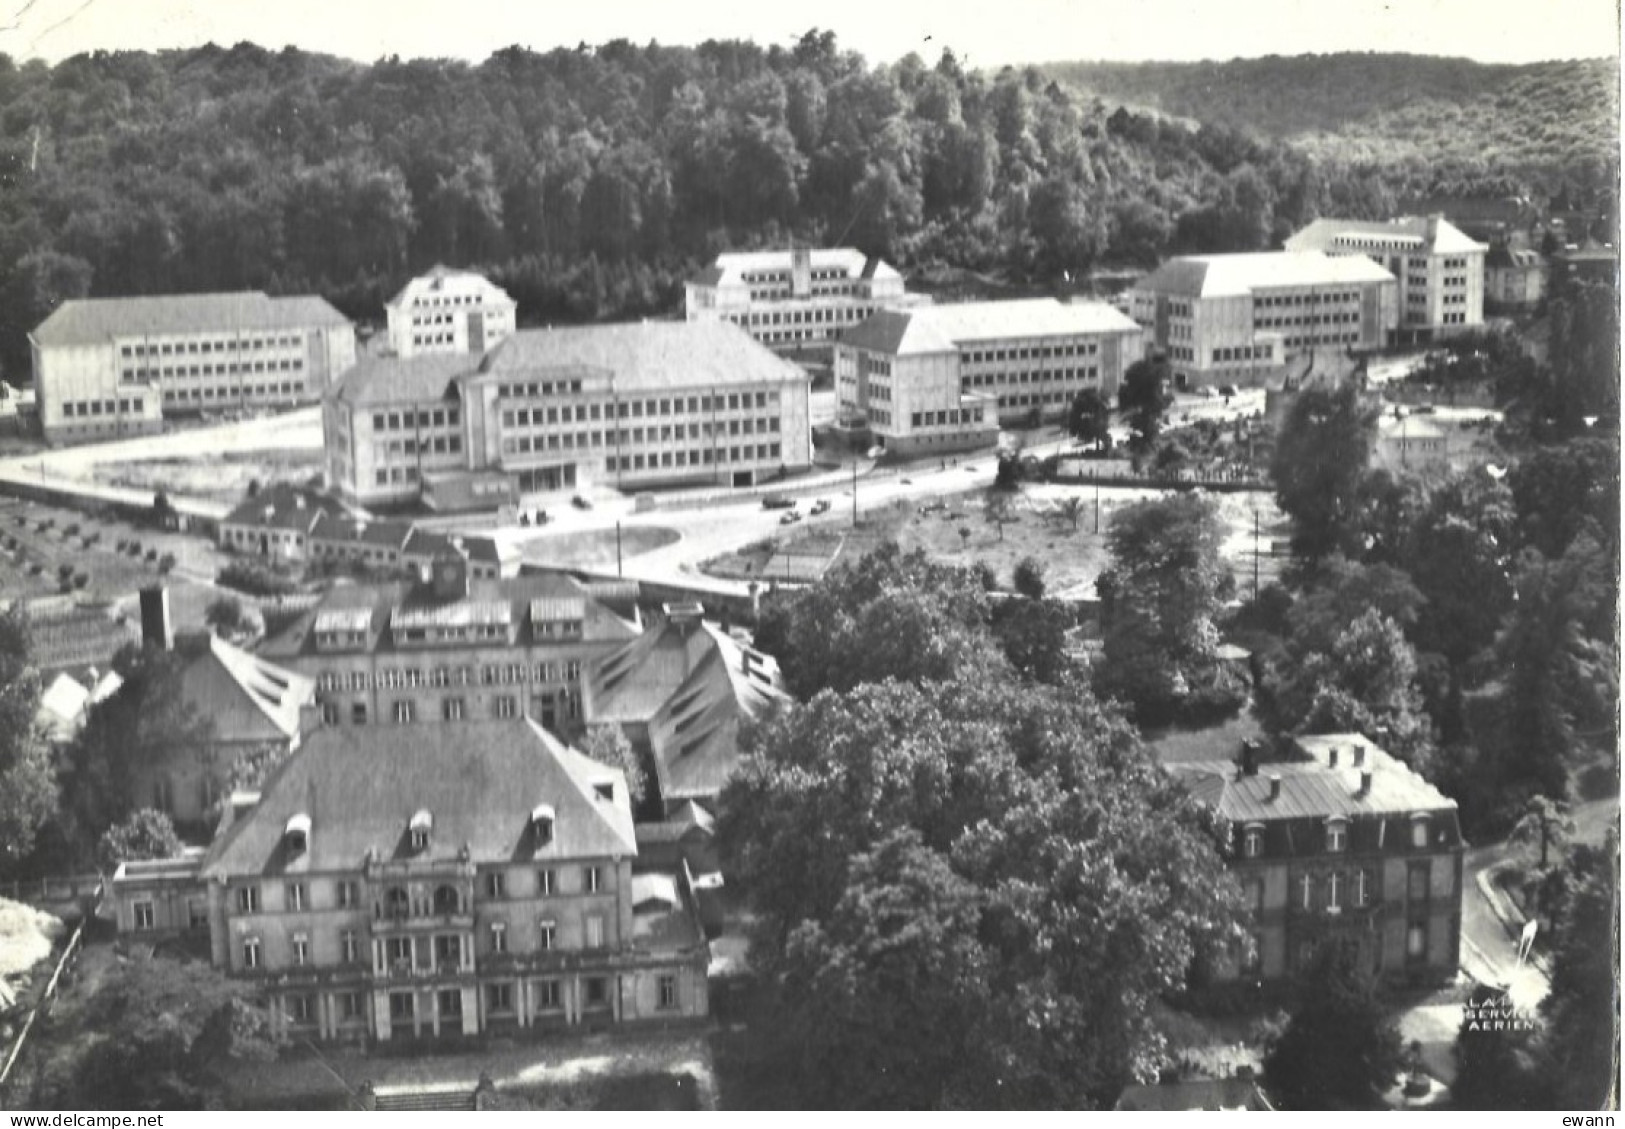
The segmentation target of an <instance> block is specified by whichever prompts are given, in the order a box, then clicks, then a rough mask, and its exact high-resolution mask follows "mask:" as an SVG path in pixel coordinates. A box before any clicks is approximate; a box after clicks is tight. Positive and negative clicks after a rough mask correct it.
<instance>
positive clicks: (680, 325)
mask: <svg viewBox="0 0 1625 1129" xmlns="http://www.w3.org/2000/svg"><path fill="white" fill-rule="evenodd" d="M549 369H590V370H597V371H599V372H607V373H609V374H611V375H612V376H613V377H614V379H615V382H616V386H617V388H618V389H620V390H623V391H625V390H635V389H659V388H703V387H713V386H716V385H728V384H757V383H763V382H770V381H778V382H781V383H785V384H789V383H793V382H796V381H805V380H806V379H807V376H806V374H805V373H804V372H803V371H802V370H801V369H799V368H797V367H796V366H795V365H792V364H790V363H789V362H788V361H785V360H781V359H780V358H778V357H776V356H774V355H773V354H772V353H771V352H770V351H769V350H767V349H766V348H765V347H763V346H762V345H760V344H758V343H757V342H756V341H755V340H754V339H753V338H752V337H751V336H750V334H748V333H746V332H745V331H744V330H743V329H740V328H739V327H738V326H736V325H733V324H731V323H729V322H724V321H651V322H625V323H621V324H616V325H586V326H572V327H568V328H563V329H526V330H520V331H519V332H518V333H515V334H513V335H512V336H511V337H508V338H507V339H505V340H504V341H502V342H500V343H499V344H498V345H497V346H496V347H495V348H493V349H492V350H491V351H490V352H489V353H487V354H486V355H485V359H484V361H483V362H481V364H480V374H481V378H482V379H501V378H504V377H514V376H522V375H525V374H528V373H532V372H538V371H543V372H545V371H546V370H549Z"/></svg>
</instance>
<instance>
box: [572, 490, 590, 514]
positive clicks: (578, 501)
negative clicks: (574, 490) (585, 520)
mask: <svg viewBox="0 0 1625 1129" xmlns="http://www.w3.org/2000/svg"><path fill="white" fill-rule="evenodd" d="M570 504H571V505H572V506H574V507H575V508H576V509H578V510H590V509H592V503H591V502H589V501H588V500H587V499H585V498H583V497H582V496H581V495H580V494H577V495H576V496H575V497H574V498H571V499H570Z"/></svg>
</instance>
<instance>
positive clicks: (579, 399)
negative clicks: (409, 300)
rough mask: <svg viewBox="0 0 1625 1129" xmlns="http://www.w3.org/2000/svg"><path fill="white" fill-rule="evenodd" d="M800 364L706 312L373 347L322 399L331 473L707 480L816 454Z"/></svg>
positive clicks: (457, 500) (756, 476)
mask: <svg viewBox="0 0 1625 1129" xmlns="http://www.w3.org/2000/svg"><path fill="white" fill-rule="evenodd" d="M809 387H810V384H809V378H808V377H807V375H806V373H804V372H803V371H801V370H800V369H798V368H797V367H796V366H794V365H792V364H790V363H788V362H787V361H784V360H781V359H780V358H778V357H775V356H774V355H773V354H772V353H770V352H768V351H767V350H766V349H764V348H762V347H761V346H760V345H758V344H757V343H756V342H754V341H752V340H751V339H750V337H749V336H747V335H746V334H745V333H744V332H743V331H742V330H740V329H737V328H735V327H734V326H732V325H727V324H723V323H720V322H716V321H695V322H642V323H629V324H621V325H593V326H577V327H570V328H562V329H535V330H523V331H519V332H516V333H514V334H512V335H511V336H509V337H507V338H506V339H505V340H503V341H502V342H500V343H499V344H498V345H497V346H496V347H495V348H494V349H492V350H490V351H489V352H487V353H486V354H484V355H483V356H480V357H475V356H425V357H413V358H408V359H403V358H399V357H375V358H369V359H368V360H366V361H364V362H362V363H361V364H360V365H358V366H356V368H355V370H354V371H352V372H351V373H350V374H349V375H348V376H346V377H345V378H344V380H342V381H340V382H339V384H338V385H337V386H336V387H335V388H334V389H333V391H332V394H331V395H330V396H329V397H328V398H327V400H326V401H325V402H324V413H323V424H324V447H325V450H326V455H327V473H328V479H329V482H330V483H331V484H332V485H333V486H334V487H335V488H336V489H337V491H338V492H339V494H340V495H341V496H342V497H344V498H345V499H346V500H347V501H350V502H353V503H356V504H360V505H377V504H404V503H409V502H414V501H418V500H421V501H422V502H423V503H424V504H426V505H428V506H429V507H431V508H433V509H436V510H444V511H450V510H461V509H496V508H498V507H500V506H503V505H510V504H513V503H515V502H516V501H517V500H518V499H519V497H520V496H521V495H527V494H536V493H548V492H555V491H567V490H568V491H577V490H585V489H588V488H590V487H592V486H593V485H595V484H602V485H606V486H612V487H615V488H617V489H621V488H624V489H638V488H641V487H644V486H653V485H679V484H684V483H705V482H710V483H715V484H717V485H726V486H751V485H756V484H758V483H760V482H762V481H765V480H767V479H768V478H770V477H773V476H775V475H779V474H783V473H785V472H788V471H794V470H803V469H805V468H807V467H808V466H810V465H811V464H812V431H811V423H810V417H809V414H808V413H809V402H808V395H809Z"/></svg>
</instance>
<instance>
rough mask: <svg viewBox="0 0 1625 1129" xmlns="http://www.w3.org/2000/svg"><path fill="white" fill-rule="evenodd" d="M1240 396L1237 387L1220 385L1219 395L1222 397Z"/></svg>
mask: <svg viewBox="0 0 1625 1129" xmlns="http://www.w3.org/2000/svg"><path fill="white" fill-rule="evenodd" d="M1238 394H1239V393H1238V392H1237V391H1236V386H1235V385H1234V384H1221V385H1219V395H1221V396H1224V397H1226V398H1229V397H1231V396H1235V395H1238Z"/></svg>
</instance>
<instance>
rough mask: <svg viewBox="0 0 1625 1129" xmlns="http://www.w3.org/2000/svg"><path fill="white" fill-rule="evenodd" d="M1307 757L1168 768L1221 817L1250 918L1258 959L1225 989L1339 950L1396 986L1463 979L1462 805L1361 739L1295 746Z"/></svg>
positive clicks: (1226, 974) (1231, 976)
mask: <svg viewBox="0 0 1625 1129" xmlns="http://www.w3.org/2000/svg"><path fill="white" fill-rule="evenodd" d="M1294 740H1295V742H1296V745H1297V749H1296V752H1297V755H1298V759H1296V760H1292V761H1286V762H1280V763H1271V764H1260V763H1259V760H1258V751H1257V749H1256V747H1255V746H1254V745H1253V744H1252V743H1249V744H1248V745H1246V746H1244V747H1243V752H1242V755H1241V757H1240V759H1239V760H1238V761H1237V762H1234V763H1233V762H1231V761H1227V760H1216V761H1208V762H1191V763H1184V764H1175V765H1171V766H1169V770H1170V771H1171V772H1173V773H1174V775H1175V776H1176V777H1177V778H1178V779H1180V780H1182V781H1184V782H1185V785H1186V787H1187V788H1188V789H1189V791H1190V793H1191V796H1192V797H1193V798H1194V799H1195V800H1196V801H1197V802H1198V803H1201V804H1204V805H1206V806H1207V807H1209V808H1211V809H1212V810H1213V811H1215V812H1216V813H1217V815H1218V817H1219V819H1220V821H1221V822H1220V826H1221V827H1222V828H1223V833H1224V838H1223V842H1222V850H1223V854H1224V856H1225V860H1226V866H1227V867H1228V868H1229V869H1230V871H1231V873H1233V874H1234V875H1235V876H1236V878H1237V880H1238V881H1239V882H1240V883H1241V887H1242V891H1243V893H1244V894H1245V897H1246V902H1247V908H1248V910H1249V911H1250V913H1251V915H1252V934H1253V938H1252V945H1251V953H1250V954H1249V955H1248V956H1246V957H1242V958H1240V959H1237V960H1235V961H1233V962H1229V963H1228V964H1226V965H1225V966H1223V967H1220V968H1218V969H1217V970H1216V971H1217V976H1218V978H1219V979H1220V980H1237V979H1252V980H1269V981H1280V980H1284V979H1286V978H1289V977H1292V976H1294V975H1298V974H1300V973H1302V972H1303V971H1305V970H1307V969H1309V968H1312V967H1314V962H1315V959H1316V956H1317V953H1318V951H1319V949H1320V948H1321V947H1322V946H1324V945H1328V944H1346V945H1349V946H1352V947H1353V948H1355V949H1356V950H1357V951H1358V953H1359V956H1360V959H1361V961H1362V963H1363V964H1364V966H1365V967H1366V968H1368V969H1371V970H1372V971H1373V972H1375V973H1377V974H1379V975H1381V976H1383V977H1384V978H1386V979H1394V980H1401V981H1416V982H1431V983H1438V982H1442V981H1445V980H1448V979H1450V978H1451V977H1453V976H1454V975H1455V973H1456V968H1457V965H1458V957H1459V949H1460V942H1461V899H1462V876H1463V871H1462V860H1463V852H1464V850H1465V846H1466V845H1465V843H1464V842H1463V840H1462V837H1461V828H1460V826H1459V824H1458V821H1457V817H1456V802H1455V801H1454V800H1452V799H1450V798H1448V797H1447V796H1445V795H1443V794H1442V793H1441V792H1440V791H1439V790H1438V789H1437V788H1435V787H1434V786H1433V785H1432V784H1429V783H1428V782H1427V781H1426V780H1424V779H1422V777H1421V776H1419V775H1417V774H1416V773H1415V772H1413V771H1412V770H1411V769H1410V768H1409V766H1407V765H1406V764H1404V763H1403V762H1401V761H1399V760H1397V759H1395V758H1394V757H1392V756H1390V755H1389V754H1388V753H1386V752H1384V751H1383V750H1382V749H1380V748H1378V747H1377V746H1376V745H1374V744H1372V743H1371V742H1370V741H1368V740H1366V739H1365V738H1364V737H1362V736H1360V735H1359V734H1357V733H1328V734H1317V735H1313V736H1304V737H1298V738H1295V739H1294Z"/></svg>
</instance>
